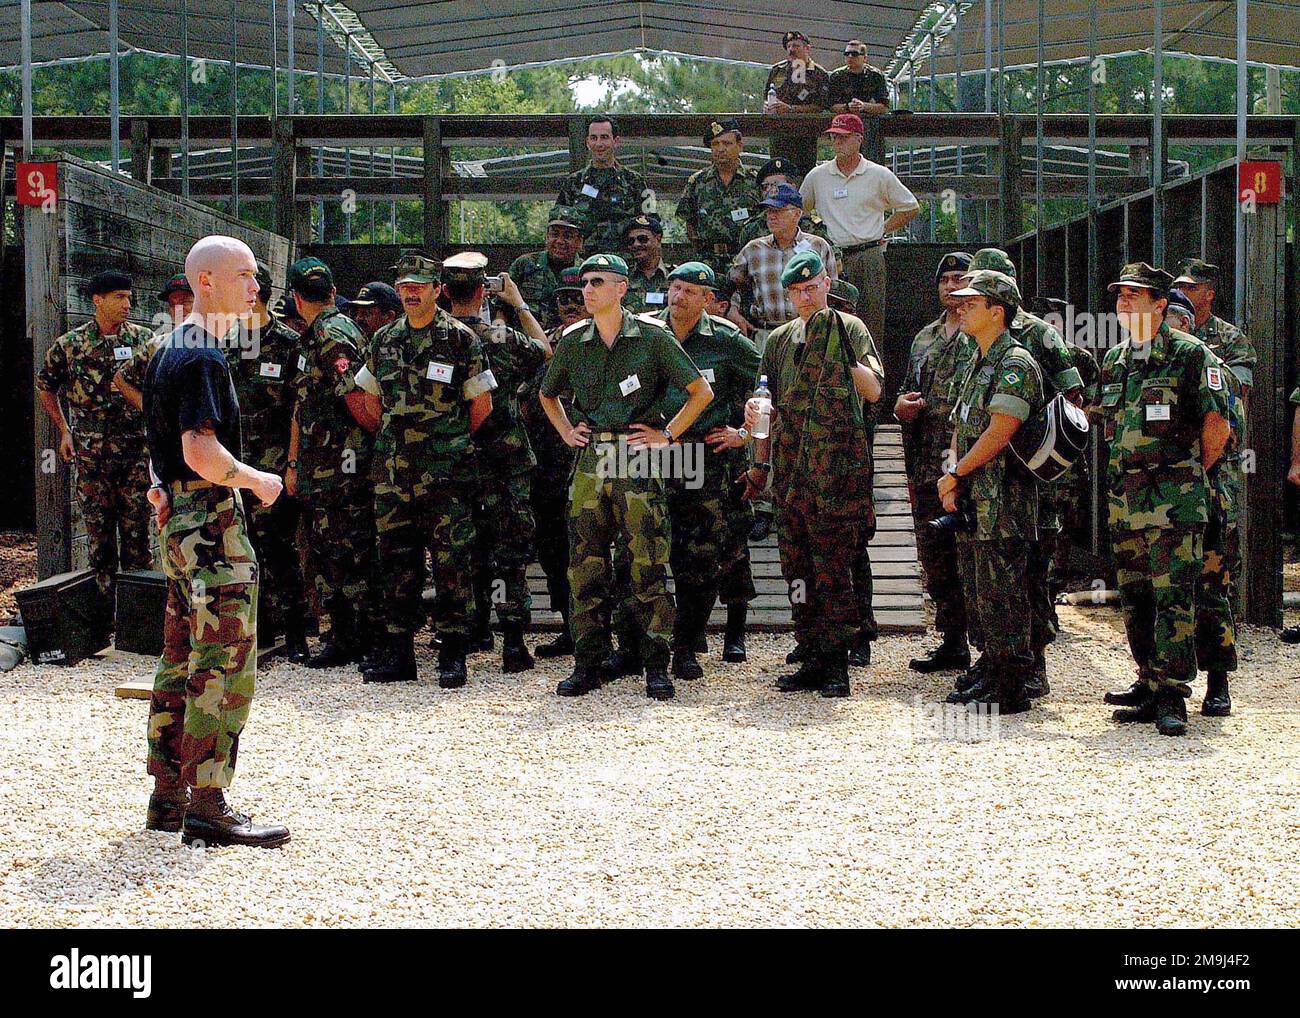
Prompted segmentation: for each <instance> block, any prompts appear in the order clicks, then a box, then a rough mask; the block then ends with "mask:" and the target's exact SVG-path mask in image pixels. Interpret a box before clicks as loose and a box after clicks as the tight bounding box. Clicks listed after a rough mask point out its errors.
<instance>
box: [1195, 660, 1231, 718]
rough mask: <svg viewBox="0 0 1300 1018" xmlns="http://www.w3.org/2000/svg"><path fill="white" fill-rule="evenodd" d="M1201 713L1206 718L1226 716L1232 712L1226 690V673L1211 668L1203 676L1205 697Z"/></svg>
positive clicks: (1229, 697) (1229, 696)
mask: <svg viewBox="0 0 1300 1018" xmlns="http://www.w3.org/2000/svg"><path fill="white" fill-rule="evenodd" d="M1201 713H1202V714H1204V715H1205V716H1206V717H1207V718H1226V717H1227V716H1228V715H1230V714H1231V713H1232V696H1231V695H1230V694H1229V692H1228V673H1227V672H1225V671H1222V670H1221V669H1214V670H1212V671H1211V672H1210V673H1209V674H1208V675H1207V676H1206V677H1205V699H1204V700H1202V701H1201Z"/></svg>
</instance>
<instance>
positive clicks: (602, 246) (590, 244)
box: [511, 162, 654, 278]
mask: <svg viewBox="0 0 1300 1018" xmlns="http://www.w3.org/2000/svg"><path fill="white" fill-rule="evenodd" d="M648 197H649V191H648V190H647V188H646V183H645V178H644V177H643V176H641V174H639V173H637V172H636V170H631V169H628V168H627V167H626V166H624V165H622V164H621V163H617V162H616V163H615V164H614V165H613V166H610V167H595V166H592V165H591V164H590V163H588V164H587V165H586V166H585V167H584V168H583V169H581V170H576V171H574V172H573V173H570V174H569V175H568V176H567V177H565V178H564V183H563V184H561V185H560V194H559V197H558V198H557V199H556V204H558V205H568V206H569V207H571V208H575V209H577V210H578V211H580V212H581V213H582V214H583V215H584V216H585V217H586V229H585V230H584V231H583V233H584V236H585V240H584V241H583V245H582V250H583V253H584V254H617V253H618V252H619V251H621V250H622V248H623V226H624V224H625V223H626V222H627V221H628V220H629V219H632V218H633V217H635V216H639V215H641V214H642V213H643V212H653V211H654V209H653V208H649V209H647V208H645V207H644V203H645V202H646V200H647V198H648ZM511 278H513V276H512V277H511Z"/></svg>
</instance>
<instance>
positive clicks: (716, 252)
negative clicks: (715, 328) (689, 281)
mask: <svg viewBox="0 0 1300 1018" xmlns="http://www.w3.org/2000/svg"><path fill="white" fill-rule="evenodd" d="M762 197H763V194H762V191H760V190H759V186H758V175H757V174H756V173H755V171H754V170H751V169H750V168H749V167H747V166H743V165H742V166H738V167H737V168H736V172H735V173H734V174H733V175H732V178H731V181H730V182H729V183H726V184H724V183H723V182H722V177H721V175H720V174H719V173H718V168H717V167H716V166H713V165H709V166H706V167H704V169H702V170H696V171H695V172H694V173H692V174H691V176H690V179H689V180H687V181H686V189H685V190H684V191H682V196H681V198H679V199H678V201H677V218H678V219H680V220H681V221H682V222H683V223H685V224H686V226H687V227H688V228H690V229H691V230H693V231H694V232H695V253H696V254H697V255H698V256H699V260H700V261H702V262H706V263H707V264H709V265H712V266H713V268H714V270H715V271H716V270H721V271H723V272H726V270H727V268H728V267H729V266H730V265H731V259H732V258H733V257H735V254H736V252H737V251H739V250H740V247H741V243H740V231H741V229H742V228H743V227H744V226H745V225H747V224H748V223H749V221H750V220H751V219H753V218H754V217H755V212H754V211H753V210H754V209H755V207H756V206H757V205H758V203H759V201H761V200H762ZM758 211H759V212H760V213H761V211H762V210H761V209H760V210H758ZM758 218H759V219H763V218H764V217H763V216H762V215H759V216H758ZM763 225H764V227H765V229H764V231H763V232H764V233H766V232H767V230H766V225H767V224H766V222H764V224H763Z"/></svg>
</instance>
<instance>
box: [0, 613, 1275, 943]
mask: <svg viewBox="0 0 1300 1018" xmlns="http://www.w3.org/2000/svg"><path fill="white" fill-rule="evenodd" d="M1062 619H1063V622H1064V623H1065V626H1066V632H1064V633H1063V634H1062V637H1061V639H1060V640H1059V641H1058V643H1057V644H1056V645H1055V646H1054V647H1053V649H1052V650H1051V652H1050V665H1051V679H1052V686H1053V692H1052V695H1051V697H1050V698H1049V699H1048V700H1047V701H1045V703H1044V704H1043V706H1042V707H1041V708H1040V709H1037V710H1035V711H1033V712H1032V713H1030V714H1028V715H1020V716H1017V717H1012V718H1006V719H1002V720H1000V721H999V722H998V724H997V727H996V729H994V730H987V729H986V730H983V731H975V732H973V733H972V732H967V733H966V734H967V735H971V734H974V735H979V736H987V737H986V738H981V739H980V740H979V741H971V740H970V739H963V738H957V737H956V735H957V734H958V733H955V732H953V731H951V730H950V731H949V733H948V736H947V737H943V735H942V732H940V731H939V730H938V729H939V728H940V727H941V726H940V725H937V724H936V723H935V718H936V715H934V714H933V713H932V709H931V708H929V706H928V705H929V704H930V703H931V702H932V701H933V700H935V698H936V697H938V696H939V695H940V694H941V693H942V692H943V691H944V688H945V686H946V682H947V680H945V679H944V678H942V677H933V676H932V677H923V676H918V675H916V674H915V673H911V672H909V671H908V670H907V667H906V662H907V660H908V658H909V657H911V656H912V655H913V654H915V653H916V652H917V651H918V650H920V649H921V647H922V645H923V643H924V642H925V641H923V640H922V639H920V638H915V637H912V638H904V637H889V638H886V639H884V640H883V641H882V642H881V643H879V644H877V645H876V664H875V666H874V667H873V668H872V669H870V670H857V671H856V674H855V678H854V690H853V697H852V698H851V699H849V700H839V701H825V700H822V699H820V698H818V697H810V696H803V695H796V696H782V695H780V694H778V693H776V692H775V691H773V690H771V689H770V677H771V675H772V674H773V673H774V669H775V668H776V667H777V662H778V660H779V657H780V656H781V655H783V654H784V651H785V649H786V648H787V646H788V638H785V637H776V636H754V637H751V662H750V663H749V664H748V665H722V664H721V663H719V662H717V660H716V658H714V659H711V668H712V669H713V671H714V674H713V675H711V676H710V677H708V678H706V679H705V680H704V681H702V682H697V683H693V684H690V685H688V686H685V688H682V686H681V685H679V696H678V699H676V700H675V701H672V702H670V703H666V704H657V703H652V702H650V701H648V700H646V699H645V698H644V696H642V695H641V689H640V688H639V687H638V686H637V685H636V684H635V683H634V682H633V681H631V680H623V681H621V682H619V683H616V684H614V685H612V686H607V687H606V688H605V689H603V690H601V691H599V692H598V693H596V694H593V695H590V696H587V697H585V698H582V699H580V700H560V699H559V698H557V697H555V696H554V695H552V692H551V691H552V689H553V686H554V683H555V681H556V680H557V679H558V678H559V677H561V675H562V674H563V671H562V669H561V667H560V666H559V665H558V664H553V665H551V666H550V667H549V668H547V669H546V670H545V671H544V673H536V672H535V673H532V674H530V675H526V676H523V677H520V676H502V675H500V674H498V673H494V672H492V671H490V670H489V669H490V663H491V660H490V658H489V657H488V655H478V656H476V657H475V658H473V659H471V674H472V677H471V683H470V685H469V686H468V687H467V688H466V689H463V690H460V691H441V690H439V689H437V687H436V685H433V684H431V683H430V682H429V680H427V679H426V680H424V681H422V682H421V683H420V684H419V685H416V686H396V687H387V688H384V687H373V686H363V685H362V684H361V682H360V681H359V679H358V678H357V676H356V675H355V673H348V672H345V671H342V670H339V671H335V672H325V673H317V672H309V671H307V670H305V669H302V668H298V667H295V666H292V665H288V664H284V663H277V664H275V665H274V666H273V667H270V668H268V669H267V670H266V671H265V672H264V674H263V675H262V677H261V682H260V688H259V694H258V699H257V701H256V703H255V704H254V708H253V716H252V720H251V722H250V724H249V727H248V729H247V731H246V733H245V738H244V740H243V747H242V752H241V767H240V777H239V779H238V780H237V781H236V783H235V787H234V791H233V795H232V799H233V801H234V802H235V803H236V804H237V805H239V806H240V807H242V808H244V809H246V810H248V811H251V812H252V813H253V814H254V815H255V816H258V817H260V818H261V819H266V820H279V821H284V822H286V823H288V824H289V825H290V827H291V828H292V830H293V841H292V842H290V844H289V845H287V846H286V847H285V848H284V849H282V850H279V851H259V850H255V849H224V850H207V851H199V850H189V849H185V848H182V847H181V846H180V844H179V842H178V839H177V837H176V836H175V835H172V836H167V835H162V834H153V833H146V832H144V831H143V830H142V824H143V817H144V807H145V800H146V798H147V795H148V790H149V782H148V780H147V778H146V777H145V775H144V773H143V762H142V751H143V738H144V725H145V714H146V709H147V704H146V702H145V701H140V700H119V699H116V698H115V697H114V696H113V692H112V689H113V685H114V682H115V681H116V680H121V679H125V678H133V677H134V678H141V677H147V675H148V673H149V670H150V662H148V661H146V660H144V659H141V658H136V657H132V656H130V655H123V656H121V657H120V658H116V659H114V658H113V657H111V656H110V657H109V658H106V659H103V660H99V661H95V662H87V663H84V664H83V665H82V666H78V667H75V668H72V669H67V670H64V669H58V668H46V669H42V670H39V671H37V670H36V669H34V668H32V667H31V666H30V665H26V664H25V665H23V666H21V667H20V668H19V669H17V670H15V671H14V672H11V673H9V674H7V675H0V702H3V705H4V713H5V717H6V722H7V723H6V724H5V725H4V726H3V728H2V729H0V810H3V813H4V816H5V817H6V818H7V819H6V824H5V826H6V836H5V837H4V838H3V839H2V840H0V920H2V921H3V923H4V925H6V926H56V927H77V926H100V925H108V926H135V925H147V926H226V925H230V926H276V927H279V926H288V927H331V926H380V925H382V926H396V925H403V926H416V925H438V926H444V925H454V926H489V925H524V926H598V925H642V924H645V925H673V926H719V925H736V924H741V925H752V924H761V925H778V926H832V925H865V926H895V925H922V926H1054V925H1069V926H1117V927H1126V928H1131V927H1158V926H1183V927H1215V926H1257V925H1258V926H1295V925H1297V922H1298V921H1300V904H1297V898H1296V894H1295V888H1296V886H1297V884H1300V834H1298V833H1297V832H1298V831H1300V823H1298V822H1297V821H1298V820H1300V817H1298V816H1297V773H1298V770H1297V759H1296V757H1297V747H1298V746H1300V741H1298V740H1297V732H1296V727H1297V725H1296V721H1297V704H1296V696H1295V690H1296V684H1297V682H1298V681H1300V678H1298V676H1300V650H1297V649H1296V648H1289V647H1284V646H1283V645H1281V644H1279V643H1278V642H1277V640H1276V637H1275V635H1274V634H1273V633H1272V632H1270V631H1264V630H1258V631H1250V632H1248V633H1246V634H1245V637H1244V641H1243V643H1244V661H1243V671H1242V672H1240V673H1238V678H1237V680H1236V681H1235V683H1234V700H1235V703H1236V705H1237V713H1236V714H1235V715H1234V716H1233V717H1231V718H1228V719H1221V720H1218V719H1215V720H1212V719H1206V718H1202V717H1200V716H1199V715H1196V714H1194V715H1193V721H1192V728H1191V733H1190V734H1189V735H1188V736H1187V737H1186V738H1183V739H1178V740H1175V739H1165V738H1160V737H1158V736H1157V735H1156V734H1155V733H1154V730H1153V729H1152V728H1151V727H1150V726H1140V727H1120V726H1117V725H1114V724H1112V723H1111V722H1110V720H1109V708H1104V707H1103V706H1102V705H1101V703H1100V702H1099V701H1100V696H1101V693H1102V692H1103V691H1104V690H1105V689H1107V688H1109V687H1117V686H1121V685H1126V684H1127V683H1128V681H1129V680H1130V678H1131V675H1132V669H1131V665H1130V663H1129V660H1128V657H1127V654H1126V652H1125V649H1124V646H1123V642H1122V627H1121V625H1120V622H1119V618H1118V615H1117V614H1116V613H1114V612H1113V611H1111V610H1109V609H1097V608H1090V609H1062ZM714 648H715V651H716V637H715V638H714ZM430 668H431V662H430V661H429V660H428V659H427V658H426V660H425V662H424V669H425V670H426V674H427V672H428V670H429V669H430ZM1199 694H1200V690H1199V689H1198V690H1197V698H1196V699H1195V700H1194V701H1193V706H1196V705H1198V704H1199Z"/></svg>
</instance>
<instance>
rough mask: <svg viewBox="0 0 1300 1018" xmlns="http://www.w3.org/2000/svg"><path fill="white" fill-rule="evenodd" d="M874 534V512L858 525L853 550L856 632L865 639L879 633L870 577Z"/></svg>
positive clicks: (870, 638)
mask: <svg viewBox="0 0 1300 1018" xmlns="http://www.w3.org/2000/svg"><path fill="white" fill-rule="evenodd" d="M875 536H876V520H875V516H874V514H873V515H872V518H871V519H870V520H864V521H863V522H862V524H861V526H859V527H858V546H857V548H855V549H854V551H853V593H854V595H855V596H856V597H857V599H858V634H859V635H860V636H861V637H862V638H863V639H866V640H874V639H876V638H877V637H878V636H879V635H880V627H879V626H878V625H877V624H876V611H875V608H874V606H873V604H872V602H873V600H874V597H875V595H874V589H873V581H872V577H871V542H872V540H873V539H874V538H875Z"/></svg>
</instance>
